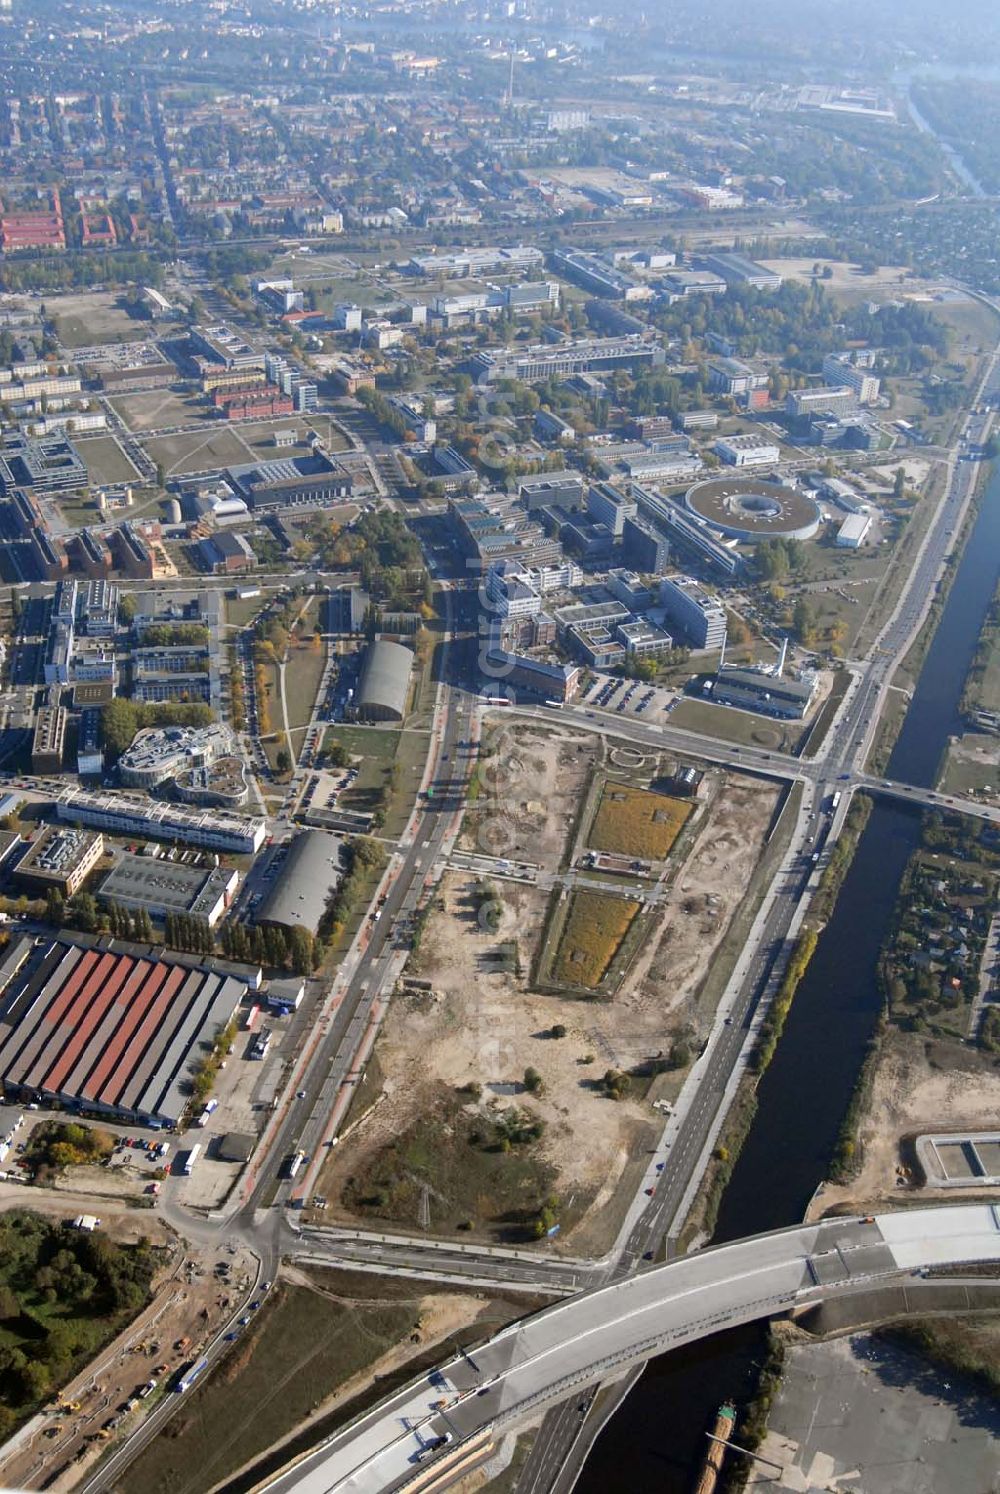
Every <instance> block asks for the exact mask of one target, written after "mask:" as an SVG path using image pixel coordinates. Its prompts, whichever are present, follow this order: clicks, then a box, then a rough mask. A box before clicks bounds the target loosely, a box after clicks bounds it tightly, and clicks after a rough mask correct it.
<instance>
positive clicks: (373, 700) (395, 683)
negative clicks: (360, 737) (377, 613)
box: [355, 639, 413, 721]
mask: <svg viewBox="0 0 1000 1494" xmlns="http://www.w3.org/2000/svg"><path fill="white" fill-rule="evenodd" d="M412 668H413V654H412V652H411V651H410V649H408V648H406V647H405V646H404V645H403V644H401V643H389V642H387V641H386V640H384V639H377V640H376V641H375V642H374V643H370V644H369V645H368V648H367V649H366V651H365V657H364V662H363V664H362V665H361V675H360V678H359V680H358V693H357V699H356V702H355V703H356V705H357V711H358V716H359V718H360V719H361V720H362V721H402V719H403V717H404V715H405V714H406V698H407V695H408V693H409V689H410V670H411V669H412Z"/></svg>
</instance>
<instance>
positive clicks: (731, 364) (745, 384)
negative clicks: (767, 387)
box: [708, 358, 756, 396]
mask: <svg viewBox="0 0 1000 1494" xmlns="http://www.w3.org/2000/svg"><path fill="white" fill-rule="evenodd" d="M755 379H756V375H755V374H754V371H753V369H752V368H751V367H750V365H749V363H741V362H740V360H739V359H738V358H713V359H712V361H711V363H709V365H708V387H709V389H711V390H712V391H713V393H715V394H729V395H732V396H737V395H741V394H749V392H750V390H751V389H752V388H753V387H754V381H755Z"/></svg>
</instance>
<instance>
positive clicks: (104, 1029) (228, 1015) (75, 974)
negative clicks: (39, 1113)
mask: <svg viewBox="0 0 1000 1494" xmlns="http://www.w3.org/2000/svg"><path fill="white" fill-rule="evenodd" d="M0 981H3V982H4V984H3V985H2V987H0V1084H2V1085H3V1089H4V1092H5V1094H6V1095H8V1096H9V1097H12V1098H14V1097H16V1098H18V1099H22V1100H24V1099H37V1100H41V1101H53V1100H58V1101H59V1102H60V1103H61V1104H63V1105H65V1106H66V1107H67V1108H68V1109H71V1110H87V1111H93V1112H95V1113H99V1114H105V1115H107V1116H109V1117H111V1118H114V1119H116V1120H121V1121H126V1122H128V1121H131V1122H133V1123H136V1124H139V1125H155V1126H168V1127H171V1126H176V1125H177V1123H178V1121H179V1120H180V1118H181V1116H182V1114H183V1112H184V1108H185V1106H186V1104H187V1102H188V1098H189V1095H190V1081H191V1077H192V1074H193V1072H194V1067H195V1064H196V1061H197V1058H198V1057H199V1056H200V1055H201V1054H202V1053H203V1052H204V1048H203V1045H204V1044H206V1043H207V1044H211V1043H212V1042H214V1040H215V1038H216V1037H217V1036H218V1034H219V1033H220V1032H221V1031H222V1030H223V1029H224V1028H225V1027H226V1026H227V1024H228V1023H229V1022H230V1021H231V1020H232V1018H233V1016H234V1015H235V1013H236V1010H237V1008H238V1007H239V1004H240V1002H241V1001H242V999H243V997H244V996H245V995H246V992H247V987H246V985H245V984H244V983H243V982H242V981H240V980H237V979H235V978H234V977H233V976H231V975H227V974H220V973H218V972H216V971H213V970H209V969H204V968H202V967H200V966H193V965H189V964H181V963H176V962H174V961H172V960H169V959H159V958H158V957H157V956H155V955H147V956H142V957H140V956H135V955H130V954H124V953H120V952H119V951H118V950H114V949H101V948H88V947H83V946H81V945H77V944H73V943H71V942H70V941H68V940H66V939H62V938H59V939H53V940H52V941H51V942H49V941H43V942H42V943H40V944H35V943H34V942H33V941H32V940H31V939H28V938H26V937H22V939H21V940H20V941H18V945H17V946H16V947H15V948H14V949H13V950H12V951H10V953H9V954H8V956H7V957H6V958H5V960H4V962H3V965H2V967H0Z"/></svg>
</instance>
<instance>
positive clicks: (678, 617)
mask: <svg viewBox="0 0 1000 1494" xmlns="http://www.w3.org/2000/svg"><path fill="white" fill-rule="evenodd" d="M660 606H661V607H662V608H663V611H664V614H665V616H666V618H667V620H668V621H669V622H671V623H672V624H673V626H674V629H675V631H676V632H678V633H680V634H681V635H682V637H683V639H684V642H685V643H687V644H689V645H690V646H691V647H692V648H704V649H709V648H711V649H716V648H720V649H721V648H722V647H723V646H724V645H725V642H726V609H725V607H723V605H722V603H721V602H720V601H719V598H718V597H717V596H714V595H713V594H712V593H711V592H708V591H704V590H702V588H701V587H700V586H699V585H698V582H697V581H695V580H694V579H693V577H691V576H672V577H669V578H666V579H664V580H663V581H661V582H660Z"/></svg>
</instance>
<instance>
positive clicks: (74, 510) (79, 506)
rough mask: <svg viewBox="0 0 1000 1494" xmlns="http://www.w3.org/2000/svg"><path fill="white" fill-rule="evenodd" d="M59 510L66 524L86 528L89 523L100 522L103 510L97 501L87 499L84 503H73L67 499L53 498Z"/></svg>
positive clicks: (74, 527)
mask: <svg viewBox="0 0 1000 1494" xmlns="http://www.w3.org/2000/svg"><path fill="white" fill-rule="evenodd" d="M52 501H53V502H55V506H56V507H57V508H58V510H59V514H60V517H61V518H62V520H63V522H64V523H65V524H69V525H70V526H71V528H73V529H84V528H86V527H87V525H89V524H100V522H101V517H102V516H101V510H100V509H99V508H98V507H97V504H96V503H92V502H90V501H89V500H85V501H84V502H83V503H72V502H67V501H65V500H52Z"/></svg>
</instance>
